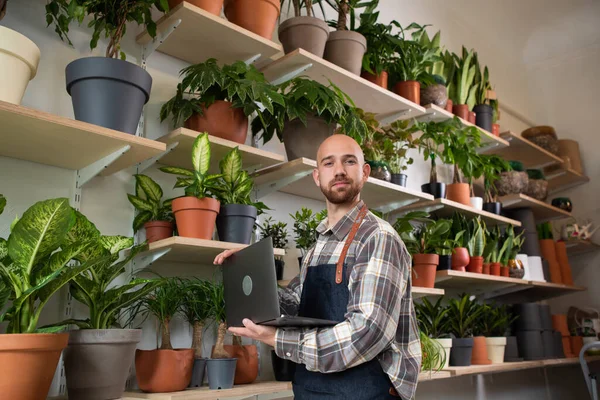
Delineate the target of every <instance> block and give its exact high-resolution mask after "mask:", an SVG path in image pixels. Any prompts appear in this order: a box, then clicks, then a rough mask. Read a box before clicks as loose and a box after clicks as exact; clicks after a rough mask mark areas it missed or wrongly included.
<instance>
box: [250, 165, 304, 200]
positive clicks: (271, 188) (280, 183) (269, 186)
mask: <svg viewBox="0 0 600 400" xmlns="http://www.w3.org/2000/svg"><path fill="white" fill-rule="evenodd" d="M310 174H312V170H308V171H302V172H298V173H296V174H294V175H291V176H286V177H285V178H281V179H279V180H277V181H275V182H269V183H263V184H262V185H258V186H256V187H255V189H254V197H255V200H259V199H262V198H263V197H265V196H267V195H269V194H271V193H273V192H277V191H279V190H280V189H283V188H284V187H286V186H288V185H291V184H292V183H294V182H296V181H298V180H300V179H302V178H304V177H305V176H308V175H310Z"/></svg>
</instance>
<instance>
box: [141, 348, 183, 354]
mask: <svg viewBox="0 0 600 400" xmlns="http://www.w3.org/2000/svg"><path fill="white" fill-rule="evenodd" d="M135 351H136V352H138V351H139V352H140V353H153V352H173V353H175V352H182V353H187V352H192V353H193V352H194V349H188V348H185V349H152V350H142V349H136V350H135Z"/></svg>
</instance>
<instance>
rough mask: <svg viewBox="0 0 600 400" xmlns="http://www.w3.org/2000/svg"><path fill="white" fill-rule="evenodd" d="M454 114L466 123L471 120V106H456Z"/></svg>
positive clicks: (453, 107) (453, 110)
mask: <svg viewBox="0 0 600 400" xmlns="http://www.w3.org/2000/svg"><path fill="white" fill-rule="evenodd" d="M452 113H453V114H454V115H456V116H457V117H459V118H462V119H464V120H465V121H468V120H469V106H468V105H466V104H454V105H453V106H452Z"/></svg>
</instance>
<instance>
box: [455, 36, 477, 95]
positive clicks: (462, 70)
mask: <svg viewBox="0 0 600 400" xmlns="http://www.w3.org/2000/svg"><path fill="white" fill-rule="evenodd" d="M474 54H475V52H474V51H473V50H471V51H467V49H466V48H465V47H463V48H462V57H459V56H458V55H456V54H454V62H455V64H456V71H455V74H454V84H453V85H452V87H451V90H450V93H449V96H450V98H451V99H452V101H453V102H454V104H468V100H469V98H470V97H472V98H474V96H475V90H476V89H477V88H476V87H475V86H474V85H473V83H474V79H475V73H476V68H477V67H476V66H475V65H474V62H473V57H474Z"/></svg>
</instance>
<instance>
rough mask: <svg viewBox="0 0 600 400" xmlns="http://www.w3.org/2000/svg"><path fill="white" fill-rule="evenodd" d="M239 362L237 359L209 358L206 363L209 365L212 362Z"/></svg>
mask: <svg viewBox="0 0 600 400" xmlns="http://www.w3.org/2000/svg"><path fill="white" fill-rule="evenodd" d="M234 360H237V358H207V359H206V362H207V363H209V362H211V361H213V362H214V361H219V362H225V361H229V362H230V361H234Z"/></svg>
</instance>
